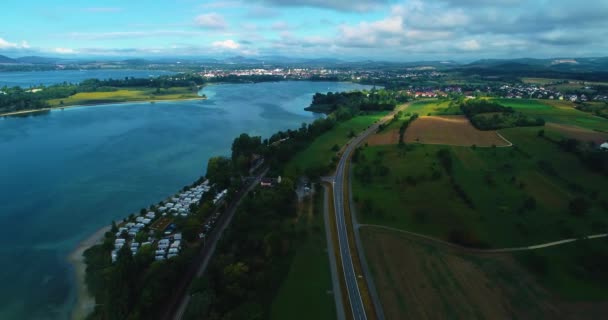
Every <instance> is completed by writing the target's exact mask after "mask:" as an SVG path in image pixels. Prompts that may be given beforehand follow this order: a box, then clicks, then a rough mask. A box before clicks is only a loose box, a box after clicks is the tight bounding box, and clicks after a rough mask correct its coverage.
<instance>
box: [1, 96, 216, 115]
mask: <svg viewBox="0 0 608 320" xmlns="http://www.w3.org/2000/svg"><path fill="white" fill-rule="evenodd" d="M196 100H207V98H205V97H199V98H186V99H160V100H158V99H154V100H133V101H120V102H108V103H92V104H75V105H73V106H63V107H49V108H41V109H32V110H21V111H13V112H6V113H0V117H10V116H18V115H24V114H30V113H38V112H47V111H53V110H63V109H69V108H82V107H95V106H106V105H112V104H127V103H156V102H175V101H196Z"/></svg>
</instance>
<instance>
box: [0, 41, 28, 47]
mask: <svg viewBox="0 0 608 320" xmlns="http://www.w3.org/2000/svg"><path fill="white" fill-rule="evenodd" d="M29 48H30V45H29V44H28V43H27V41H21V43H13V42H8V41H6V40H4V39H2V38H0V49H29Z"/></svg>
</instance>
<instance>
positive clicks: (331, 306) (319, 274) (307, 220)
mask: <svg viewBox="0 0 608 320" xmlns="http://www.w3.org/2000/svg"><path fill="white" fill-rule="evenodd" d="M322 210H323V194H322V193H317V194H316V195H315V197H314V215H313V216H312V217H302V218H301V219H300V221H299V223H300V224H301V227H302V228H304V229H305V230H307V235H306V238H305V240H304V242H303V243H301V244H300V245H299V246H298V248H297V249H296V254H295V257H294V258H293V261H292V263H291V267H290V269H289V273H288V275H287V278H286V279H285V280H284V281H283V284H282V285H281V288H280V289H279V292H278V294H277V296H276V298H275V300H274V302H273V303H272V309H271V319H277V320H280V319H295V320H297V319H302V320H307V319H335V318H336V310H335V302H334V296H333V295H332V294H331V293H330V291H331V290H332V280H331V273H330V269H329V260H328V259H329V258H328V255H327V250H326V248H327V240H326V238H325V226H324V222H323V211H322Z"/></svg>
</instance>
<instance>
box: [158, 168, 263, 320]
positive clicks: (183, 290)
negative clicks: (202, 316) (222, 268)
mask: <svg viewBox="0 0 608 320" xmlns="http://www.w3.org/2000/svg"><path fill="white" fill-rule="evenodd" d="M267 172H268V168H266V169H265V170H264V171H263V172H262V173H260V174H259V175H258V176H257V177H256V178H255V180H254V181H253V183H251V184H250V185H249V186H247V188H246V189H245V190H244V191H241V192H240V193H239V194H238V195H237V197H236V198H237V199H238V200H237V201H235V202H233V203H232V204H231V205H230V207H229V208H228V210H226V212H225V213H224V214H222V215H220V219H219V220H218V221H217V225H216V227H215V228H213V230H212V231H211V233H210V234H209V236H208V239H207V242H206V244H205V246H203V248H202V249H201V252H200V256H199V257H198V258H197V259H196V263H195V264H197V265H195V269H194V270H195V272H192V274H191V275H189V276H188V277H186V278H189V279H186V281H185V285H182V286H179V288H177V289H176V293H175V296H176V299H175V301H174V302H173V303H172V305H170V306H169V308H168V312H167V313H166V314H165V316H164V317H162V318H163V319H165V320H180V319H181V318H182V317H183V315H184V312H185V311H186V308H187V307H188V303H190V298H191V296H190V294H189V293H188V292H189V291H188V288H189V284H190V282H191V281H192V280H193V279H195V278H196V277H200V276H202V275H203V273H205V270H206V269H207V266H208V265H209V261H210V260H211V257H213V254H214V253H215V248H216V247H217V243H218V241H219V239H220V238H221V236H222V234H223V233H224V230H226V228H228V226H229V225H230V222H231V221H232V218H233V217H234V214H235V213H236V209H237V208H238V206H239V204H240V203H241V201H242V200H243V198H244V197H245V196H246V195H247V193H249V192H250V191H251V190H253V188H255V186H256V185H258V184H259V183H260V180H261V179H262V178H263V177H264V176H265V175H266V173H267Z"/></svg>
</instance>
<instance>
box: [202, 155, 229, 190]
mask: <svg viewBox="0 0 608 320" xmlns="http://www.w3.org/2000/svg"><path fill="white" fill-rule="evenodd" d="M231 177H232V161H230V159H228V158H226V157H212V158H210V159H209V162H208V164H207V178H208V179H209V181H211V183H212V184H217V185H218V186H219V187H220V188H225V187H227V186H228V185H230V178H231Z"/></svg>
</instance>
